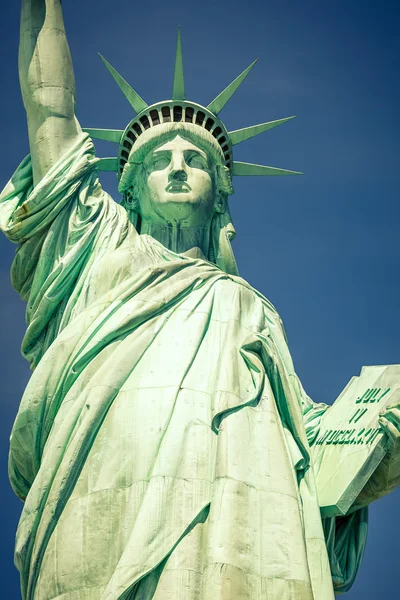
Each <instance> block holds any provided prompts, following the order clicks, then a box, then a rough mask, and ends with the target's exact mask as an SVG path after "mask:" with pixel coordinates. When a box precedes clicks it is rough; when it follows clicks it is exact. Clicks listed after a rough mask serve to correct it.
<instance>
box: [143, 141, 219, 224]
mask: <svg viewBox="0 0 400 600" xmlns="http://www.w3.org/2000/svg"><path fill="white" fill-rule="evenodd" d="M143 167H144V169H143V175H144V179H143V181H142V184H141V185H140V194H139V196H140V197H139V204H140V214H141V215H142V218H143V219H146V220H151V221H156V222H160V221H161V222H164V223H168V224H170V225H177V224H180V225H181V226H183V227H200V226H202V225H204V224H206V223H208V222H209V220H210V218H211V217H212V215H213V213H214V204H215V169H214V166H213V164H212V159H211V158H210V157H209V156H208V155H207V154H206V153H205V152H204V151H203V150H201V149H200V148H199V147H197V146H195V145H194V144H192V143H191V142H189V141H187V140H185V139H184V138H182V137H180V136H179V135H177V136H176V137H175V138H174V139H173V140H171V141H169V142H167V143H166V144H163V145H162V146H159V147H158V148H156V149H155V150H153V151H152V152H150V153H149V154H148V155H147V156H146V158H145V160H144V162H143Z"/></svg>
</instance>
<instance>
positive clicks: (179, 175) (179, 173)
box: [171, 169, 187, 181]
mask: <svg viewBox="0 0 400 600" xmlns="http://www.w3.org/2000/svg"><path fill="white" fill-rule="evenodd" d="M171 179H173V180H174V181H186V179H187V175H186V172H185V171H184V170H183V169H174V170H173V171H172V172H171Z"/></svg>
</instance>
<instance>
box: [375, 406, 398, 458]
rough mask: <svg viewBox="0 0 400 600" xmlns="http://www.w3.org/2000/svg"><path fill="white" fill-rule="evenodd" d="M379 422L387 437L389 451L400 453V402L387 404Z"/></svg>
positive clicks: (393, 453) (390, 452)
mask: <svg viewBox="0 0 400 600" xmlns="http://www.w3.org/2000/svg"><path fill="white" fill-rule="evenodd" d="M379 424H380V426H381V429H382V431H383V432H384V434H385V437H386V442H387V453H388V454H389V455H396V454H398V455H400V404H394V405H391V406H387V407H386V409H385V410H384V412H383V413H381V415H380V417H379Z"/></svg>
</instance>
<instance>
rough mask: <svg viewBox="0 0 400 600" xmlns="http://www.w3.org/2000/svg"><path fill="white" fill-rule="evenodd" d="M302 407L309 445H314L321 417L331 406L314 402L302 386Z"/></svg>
mask: <svg viewBox="0 0 400 600" xmlns="http://www.w3.org/2000/svg"><path fill="white" fill-rule="evenodd" d="M299 383H300V382H299ZM300 386H301V383H300ZM301 387H302V386H301ZM302 408H303V420H304V426H305V429H306V435H307V441H308V443H309V445H310V446H312V445H313V444H314V442H315V441H316V439H317V437H318V433H319V430H320V426H321V419H322V417H323V415H324V414H325V413H326V411H327V410H329V408H330V407H329V404H324V403H323V402H321V403H316V402H313V401H312V400H311V398H310V397H309V396H307V394H306V393H305V391H304V390H303V388H302Z"/></svg>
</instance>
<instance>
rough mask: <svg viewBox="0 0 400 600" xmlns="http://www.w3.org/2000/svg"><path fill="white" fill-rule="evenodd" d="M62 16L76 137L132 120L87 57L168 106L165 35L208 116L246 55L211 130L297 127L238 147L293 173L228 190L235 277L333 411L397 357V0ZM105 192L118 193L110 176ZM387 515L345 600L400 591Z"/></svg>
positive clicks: (12, 118)
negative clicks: (356, 379) (265, 303)
mask: <svg viewBox="0 0 400 600" xmlns="http://www.w3.org/2000/svg"><path fill="white" fill-rule="evenodd" d="M64 12H65V21H66V26H67V33H68V37H69V42H70V46H71V51H72V55H73V59H74V65H75V73H76V80H77V113H78V118H79V119H80V121H81V123H82V125H83V126H92V127H110V128H114V127H115V128H121V129H123V128H124V127H125V125H126V124H127V123H128V121H129V120H130V119H131V118H132V113H131V110H130V107H129V105H128V104H127V102H126V100H125V99H124V98H123V96H122V95H121V93H120V92H119V91H118V89H117V86H116V85H115V83H114V82H113V80H112V79H111V77H110V76H109V75H108V73H107V71H106V69H105V68H104V66H103V65H102V63H101V61H100V59H99V58H98V56H97V52H101V53H102V54H103V55H104V56H105V57H106V58H107V59H108V60H109V61H110V62H111V63H112V64H113V65H114V66H115V67H116V68H117V69H118V70H120V72H121V73H122V74H123V75H124V76H125V77H126V78H127V79H128V80H129V81H130V82H131V83H132V85H133V86H134V87H135V88H136V89H137V91H138V92H139V93H140V94H141V95H142V96H143V97H144V99H145V100H146V101H147V102H148V103H152V102H155V101H158V100H162V99H165V98H167V97H170V95H171V87H172V74H173V62H174V52H175V39H176V28H177V25H178V24H180V25H181V27H182V36H183V47H184V58H185V67H186V92H187V97H188V98H189V99H192V100H194V101H196V102H199V103H202V104H204V103H205V104H207V103H208V102H209V101H210V100H211V99H212V98H213V97H215V96H216V95H217V93H218V92H219V91H220V90H221V89H222V88H223V87H225V86H226V84H228V83H229V82H230V81H231V80H232V79H234V78H235V77H236V76H237V75H238V74H239V72H241V71H242V70H243V69H244V68H245V67H246V66H247V65H248V64H250V62H251V61H252V60H253V59H254V58H255V57H259V58H260V61H259V63H258V65H257V66H256V67H255V68H254V70H253V71H252V73H251V74H250V75H249V77H248V79H247V81H246V83H245V84H244V85H243V86H242V88H241V89H240V90H239V91H238V92H237V93H236V95H235V96H234V98H233V99H232V100H231V101H230V103H229V105H228V106H227V107H226V108H225V109H224V111H223V113H221V118H222V119H223V120H224V122H225V124H226V125H227V127H228V129H231V130H232V129H237V128H239V127H244V126H247V125H251V124H254V123H259V122H263V121H269V120H273V119H278V118H282V117H286V116H289V115H292V114H295V115H297V119H295V120H294V121H291V122H290V123H288V124H286V125H283V126H282V127H279V128H277V129H274V130H273V131H270V132H268V133H266V134H264V135H263V136H259V137H258V138H256V139H254V140H251V141H248V142H246V143H244V144H242V145H241V146H240V147H237V151H236V155H235V158H236V159H237V160H244V161H249V162H257V163H261V164H263V163H264V164H269V165H274V166H279V167H283V168H288V169H295V170H299V171H304V173H305V175H304V176H302V177H290V178H289V177H288V178H282V177H281V178H252V179H248V178H240V180H237V181H236V182H234V183H235V190H236V192H235V195H234V196H233V197H232V199H231V210H232V214H233V218H234V222H235V226H236V229H237V238H236V240H235V242H234V250H235V254H236V257H237V260H238V263H239V268H240V272H241V275H242V276H243V277H244V278H245V279H247V280H248V281H249V282H250V283H251V284H252V285H253V286H254V287H256V288H257V289H259V290H260V291H261V292H262V293H263V294H264V295H266V296H267V297H268V298H269V299H270V300H271V301H272V302H273V303H274V304H275V305H276V307H277V308H278V310H279V312H280V314H281V316H282V318H283V321H284V323H285V326H286V329H287V333H288V337H289V345H290V349H291V352H292V355H293V358H294V361H295V365H296V368H297V371H298V374H299V376H300V378H301V380H302V382H303V385H304V387H305V388H306V390H307V392H308V393H309V395H310V396H311V397H312V398H313V399H314V401H316V402H319V401H323V402H332V401H333V400H334V399H335V398H336V397H337V396H338V394H339V393H340V391H341V390H342V388H343V387H344V386H345V384H346V383H347V382H348V380H349V379H350V377H351V376H353V375H357V374H358V373H359V371H360V368H361V367H362V365H374V364H390V363H400V341H399V337H400V317H399V298H400V284H399V259H400V249H399V216H400V210H399V194H398V188H399V183H400V176H399V154H400V153H399V144H398V136H399V119H398V107H399V105H400V84H399V77H398V74H399V70H400V69H399V68H400V65H399V60H400V48H399V46H400V43H399V35H398V31H399V26H400V23H399V15H398V8H397V3H395V2H390V1H382V0H381V1H378V0H372V1H371V2H361V1H360V0H358V1H351V0H336V2H326V1H325V2H324V1H322V2H321V1H316V0H309V1H308V2H304V3H303V2H299V1H296V0H281V1H280V2H265V0H260V1H258V2H257V1H255V0H248V1H247V2H243V3H241V2H238V1H237V0H232V1H231V2H229V3H228V2H222V0H214V1H210V0H205V1H204V2H202V3H191V2H188V0H185V1H182V0H179V1H176V0H175V1H173V2H166V1H165V0H164V1H163V2H161V1H160V0H154V1H153V2H148V3H142V2H141V3H139V2H137V3H135V2H134V1H133V0H118V1H116V2H111V1H110V0H96V1H95V0H85V1H82V0H67V1H64ZM18 20H19V2H18V1H13V2H10V1H8V2H4V3H3V4H2V9H1V19H0V27H1V35H0V51H1V56H2V60H3V64H2V73H1V83H2V85H1V89H2V94H1V96H0V104H1V110H0V119H1V131H2V137H3V141H4V143H3V150H2V154H1V161H0V186H3V185H4V184H5V183H6V181H7V180H8V178H9V177H10V176H11V174H12V172H13V169H14V168H15V167H16V166H17V164H18V163H19V162H20V160H21V159H22V158H23V157H24V156H25V154H27V152H28V142H27V133H26V124H25V116H24V110H23V106H22V102H21V100H20V94H19V86H18V75H17V46H18V26H19V25H18ZM98 147H99V154H100V151H101V154H102V155H112V154H110V150H109V149H108V148H107V147H106V145H103V146H98ZM104 186H105V187H106V189H108V190H109V191H110V192H111V193H112V194H113V195H114V197H115V198H116V199H117V198H118V195H117V192H116V185H115V178H114V177H113V176H107V177H106V178H105V179H104ZM13 254H14V248H13V247H12V245H11V244H10V243H9V242H7V241H6V240H5V239H4V238H3V237H1V239H0V306H1V309H0V332H1V337H0V369H1V378H2V379H1V381H2V399H1V401H2V419H1V421H0V490H1V497H2V505H1V508H2V510H1V519H2V523H1V531H2V536H1V544H0V564H1V569H2V574H1V588H2V597H4V598H7V599H10V600H13V599H14V598H15V599H18V598H19V597H20V595H19V584H18V574H17V571H16V570H15V569H14V567H13V564H12V554H13V545H14V532H15V529H16V524H17V520H18V516H19V513H20V510H21V503H20V502H19V500H17V498H15V497H14V495H13V493H12V491H11V489H10V486H9V483H8V479H7V468H6V463H7V452H8V437H9V434H10V430H11V426H12V422H13V419H14V417H15V414H16V411H17V408H18V403H19V399H20V397H21V394H22V392H23V389H24V386H25V384H26V382H27V380H28V377H29V370H28V365H27V364H25V362H24V360H23V359H22V358H21V357H20V351H19V347H20V343H21V339H22V336H23V333H24V305H23V303H22V302H21V301H20V299H19V298H18V296H17V294H16V293H15V292H14V291H13V290H12V289H11V286H10V283H9V268H10V264H11V261H12V258H13ZM399 508H400V490H397V491H396V492H394V493H393V494H392V495H391V496H388V497H386V498H385V499H383V500H381V501H379V503H377V504H376V505H374V506H372V508H371V510H370V533H369V539H368V546H367V551H366V554H365V558H364V562H363V565H362V567H361V570H360V572H359V576H358V579H357V581H356V583H355V585H354V587H353V588H352V590H351V591H350V592H349V593H348V594H347V600H361V599H363V600H365V599H369V598H371V599H372V598H377V597H379V598H382V599H392V598H396V597H398V559H397V557H398V552H399V539H400V523H399V519H398V518H396V517H397V515H398V512H397V511H398V510H399ZM396 509H397V511H396ZM210 600H211V599H210ZM319 600H323V599H319Z"/></svg>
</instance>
